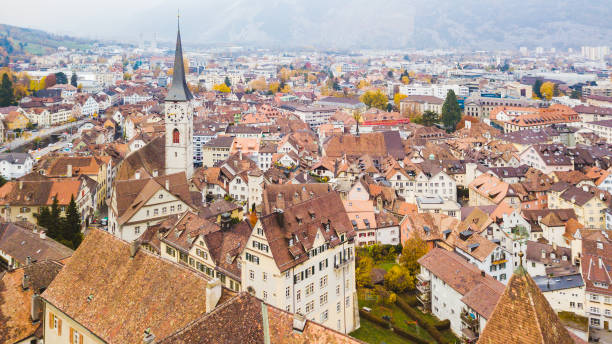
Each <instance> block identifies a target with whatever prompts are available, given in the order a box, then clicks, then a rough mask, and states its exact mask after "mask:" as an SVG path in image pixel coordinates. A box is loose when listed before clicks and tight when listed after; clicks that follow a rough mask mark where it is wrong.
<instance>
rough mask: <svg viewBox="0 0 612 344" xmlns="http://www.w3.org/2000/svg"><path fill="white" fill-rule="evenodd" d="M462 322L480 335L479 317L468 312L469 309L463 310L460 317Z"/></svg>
mask: <svg viewBox="0 0 612 344" xmlns="http://www.w3.org/2000/svg"><path fill="white" fill-rule="evenodd" d="M460 318H461V321H462V322H463V323H465V325H466V327H468V328H469V329H470V330H472V331H474V332H476V333H478V326H479V321H478V315H477V314H475V313H472V312H468V310H467V309H463V310H462V311H461V315H460Z"/></svg>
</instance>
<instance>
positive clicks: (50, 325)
mask: <svg viewBox="0 0 612 344" xmlns="http://www.w3.org/2000/svg"><path fill="white" fill-rule="evenodd" d="M49 328H51V329H52V328H53V313H51V312H49Z"/></svg>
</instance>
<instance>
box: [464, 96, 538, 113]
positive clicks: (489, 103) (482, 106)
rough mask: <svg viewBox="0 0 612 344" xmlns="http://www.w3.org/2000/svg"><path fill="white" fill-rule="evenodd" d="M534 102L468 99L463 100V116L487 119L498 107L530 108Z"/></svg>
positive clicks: (485, 98)
mask: <svg viewBox="0 0 612 344" xmlns="http://www.w3.org/2000/svg"><path fill="white" fill-rule="evenodd" d="M535 103H536V102H535V101H533V100H528V99H513V98H489V97H480V96H475V97H469V98H467V99H466V100H465V114H466V115H468V116H473V117H478V118H489V116H490V114H491V110H493V109H494V108H496V107H498V106H530V105H534V104H535Z"/></svg>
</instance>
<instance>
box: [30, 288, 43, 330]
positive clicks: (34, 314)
mask: <svg viewBox="0 0 612 344" xmlns="http://www.w3.org/2000/svg"><path fill="white" fill-rule="evenodd" d="M41 313H42V301H41V300H40V295H38V293H34V294H33V295H32V303H31V305H30V319H31V320H32V322H33V323H37V322H39V321H40V314H41Z"/></svg>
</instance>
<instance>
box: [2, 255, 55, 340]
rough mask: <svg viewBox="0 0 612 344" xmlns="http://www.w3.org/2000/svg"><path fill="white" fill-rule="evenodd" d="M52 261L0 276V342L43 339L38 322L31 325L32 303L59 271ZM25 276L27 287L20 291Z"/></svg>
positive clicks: (31, 265)
mask: <svg viewBox="0 0 612 344" xmlns="http://www.w3.org/2000/svg"><path fill="white" fill-rule="evenodd" d="M62 266H63V265H62V264H61V263H58V262H55V261H48V260H47V261H43V262H39V263H34V264H30V265H28V266H26V267H24V268H20V269H16V270H14V271H11V272H6V273H0V324H2V329H1V330H0V342H1V343H17V342H20V341H21V340H24V339H26V338H28V337H30V336H32V335H34V336H36V337H37V338H41V337H42V328H41V322H36V323H32V320H31V318H30V316H31V309H30V307H31V304H32V296H33V295H34V292H40V290H41V289H44V288H46V287H47V286H48V285H49V283H51V281H52V280H53V278H55V276H56V275H57V273H58V272H59V271H60V270H61V269H62ZM24 275H27V276H28V281H29V283H27V286H28V288H27V289H23V287H22V281H23V278H24Z"/></svg>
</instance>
